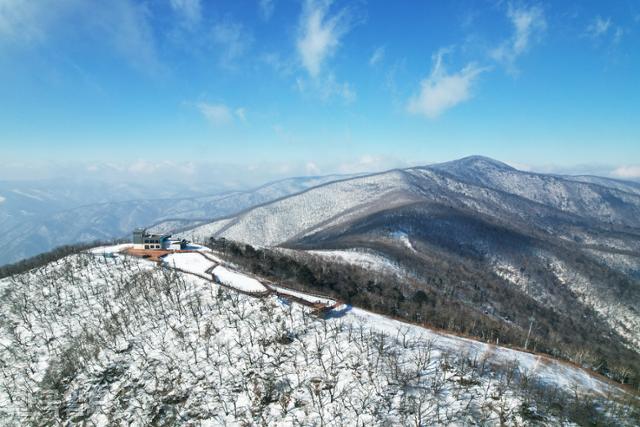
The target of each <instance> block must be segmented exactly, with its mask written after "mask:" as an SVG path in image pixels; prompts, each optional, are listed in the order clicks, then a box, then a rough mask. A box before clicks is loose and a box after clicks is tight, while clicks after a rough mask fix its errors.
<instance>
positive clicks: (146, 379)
mask: <svg viewBox="0 0 640 427" xmlns="http://www.w3.org/2000/svg"><path fill="white" fill-rule="evenodd" d="M103 253H104V251H103ZM176 255H180V256H179V257H176V259H175V260H176V263H181V265H186V266H193V268H194V269H195V268H202V267H203V266H204V265H202V264H200V263H199V261H198V262H196V261H195V258H192V257H185V256H184V255H190V254H176ZM193 255H196V254H193ZM198 256H200V255H198ZM202 258H203V257H202ZM203 259H204V258H203ZM220 271H223V273H222V274H223V275H228V276H226V277H228V278H229V281H230V283H234V284H236V285H237V284H238V283H244V284H246V283H249V280H247V279H251V278H249V277H248V276H244V275H242V274H240V273H234V272H232V271H230V270H228V269H225V270H218V272H220ZM251 283H253V285H251V286H257V285H259V284H260V283H259V282H258V281H257V280H255V279H251ZM242 286H245V285H242ZM260 286H262V285H260ZM302 294H303V293H302ZM0 361H1V363H0V373H1V374H2V375H0V425H23V424H56V425H57V424H87V425H174V424H186V425H205V426H214V425H281V426H285V425H309V426H321V425H353V426H362V425H366V426H370V425H470V424H471V425H493V424H508V425H516V424H517V425H523V424H530V423H536V424H546V425H559V424H563V423H564V424H572V423H573V424H576V423H580V422H581V421H580V420H581V419H580V418H576V417H578V416H579V413H578V411H577V410H574V408H583V405H585V404H586V403H587V402H590V401H591V400H590V399H592V398H595V399H597V398H599V397H602V396H604V398H603V399H602V400H600V401H598V402H599V403H597V404H596V406H595V408H596V409H595V414H596V415H593V414H592V415H591V416H601V417H604V418H601V419H600V418H599V420H601V421H602V423H605V424H622V425H633V424H634V417H635V416H637V412H636V413H633V412H631V411H632V409H631V407H630V406H625V405H624V404H623V403H622V401H621V400H620V399H622V398H629V397H628V395H626V394H625V393H624V392H623V391H622V390H621V389H619V388H617V387H616V386H614V385H610V384H609V383H607V382H605V381H602V380H600V379H598V378H596V377H592V376H590V375H589V374H588V373H587V372H585V371H583V370H581V369H579V368H576V367H574V366H572V365H568V364H564V363H561V362H557V361H553V360H549V359H546V358H541V357H539V356H536V355H532V354H528V353H523V352H519V351H514V350H509V349H504V348H500V347H495V346H491V345H488V344H484V343H480V342H476V341H473V340H469V339H464V338H459V337H455V336H452V335H447V334H439V333H437V332H434V331H430V330H427V329H424V328H420V327H418V326H413V325H409V324H405V323H402V322H399V321H395V320H392V319H388V318H386V317H383V316H379V315H376V314H373V313H370V312H366V311H364V310H359V309H355V308H351V307H349V306H343V307H339V308H338V309H336V310H334V311H333V312H332V313H330V315H329V316H328V317H327V318H326V319H322V318H318V317H316V316H313V315H311V314H310V309H309V308H308V307H305V306H302V305H298V304H295V303H292V302H290V301H285V300H283V299H281V298H277V297H275V296H269V297H265V298H256V297H251V296H247V295H243V294H240V293H238V292H235V291H233V290H229V289H226V288H224V287H220V286H217V285H215V284H213V283H212V282H211V281H207V280H204V279H201V278H198V277H195V276H193V275H190V274H185V273H181V272H178V271H176V270H172V269H169V268H166V267H162V266H157V265H156V264H154V263H152V262H148V261H144V260H142V259H138V258H132V257H129V256H124V255H122V254H117V253H114V255H113V256H112V257H107V256H104V257H102V256H95V254H93V253H83V254H79V255H72V256H68V257H66V258H63V259H61V260H59V261H56V262H53V263H51V264H49V265H46V266H44V267H41V268H37V269H34V270H32V271H30V272H28V273H24V274H20V275H16V276H12V277H9V278H4V279H1V280H0ZM577 402H579V403H577ZM554 408H555V409H554ZM598 414H600V415H598ZM607 417H609V418H607ZM610 417H615V418H610Z"/></svg>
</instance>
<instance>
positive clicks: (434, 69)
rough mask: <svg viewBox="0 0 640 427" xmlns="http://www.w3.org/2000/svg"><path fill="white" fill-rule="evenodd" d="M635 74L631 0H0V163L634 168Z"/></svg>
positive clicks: (639, 168)
mask: <svg viewBox="0 0 640 427" xmlns="http://www.w3.org/2000/svg"><path fill="white" fill-rule="evenodd" d="M638 76H640V1H637V0H620V1H607V2H604V1H593V2H589V1H576V2H570V1H562V2H524V1H522V2H518V1H512V2H509V1H447V2H442V1H410V2H409V1H407V2H389V1H382V0H380V1H373V0H370V1H364V0H362V1H350V2H342V1H337V0H336V1H333V2H331V1H321V0H318V1H293V0H291V1H288V0H256V1H250V0H239V1H205V0H154V1H133V0H111V1H109V2H101V1H90V0H86V1H85V0H40V1H32V0H0V149H1V152H2V158H3V164H4V166H5V167H4V168H3V169H4V171H3V173H2V174H0V178H2V179H7V178H12V177H19V178H23V177H30V176H32V175H33V176H37V175H38V174H39V173H42V171H44V170H46V171H56V170H60V169H69V167H68V166H65V165H71V164H73V165H74V166H73V169H74V170H76V171H80V172H82V173H87V174H100V173H106V172H105V171H114V170H115V171H120V172H121V173H122V174H129V175H131V174H133V175H135V174H142V175H144V174H145V173H155V172H157V170H158V168H167V167H172V168H173V170H174V171H179V173H182V174H184V175H185V176H189V175H192V176H195V177H203V176H204V175H206V171H207V170H209V169H210V168H212V167H213V165H219V164H224V165H226V167H227V168H228V167H229V165H236V167H232V168H230V170H233V171H236V172H237V173H238V174H240V175H246V176H252V177H255V179H262V178H265V179H266V178H270V177H277V176H285V175H295V174H297V175H301V174H322V173H331V172H342V173H347V172H354V171H356V172H357V171H364V170H380V169H385V168H391V167H396V166H405V165H413V164H426V163H432V162H438V161H445V160H451V159H454V158H458V157H462V156H466V155H471V154H482V155H486V156H490V157H494V158H496V159H499V160H503V161H506V162H509V163H511V164H514V165H517V166H520V167H523V168H534V169H537V170H549V171H556V170H558V171H568V172H591V173H599V174H605V175H611V176H617V177H621V178H632V179H635V178H640V83H639V77H638ZM176 173H178V172H176ZM203 174H204V175H203ZM127 176H128V175H127Z"/></svg>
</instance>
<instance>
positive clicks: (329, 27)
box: [296, 0, 350, 77]
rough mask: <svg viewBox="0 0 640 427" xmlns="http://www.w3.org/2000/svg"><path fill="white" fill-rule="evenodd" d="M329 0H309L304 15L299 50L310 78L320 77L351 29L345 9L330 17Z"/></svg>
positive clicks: (299, 35)
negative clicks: (323, 67)
mask: <svg viewBox="0 0 640 427" xmlns="http://www.w3.org/2000/svg"><path fill="white" fill-rule="evenodd" d="M329 5H330V2H329V1H312V0H307V2H306V3H305V6H304V8H303V11H302V15H301V16H300V22H299V28H298V38H297V43H296V46H297V49H298V54H299V55H300V59H301V61H302V65H303V66H304V68H305V69H306V70H307V72H308V73H309V75H311V76H312V77H316V76H318V75H319V74H320V71H321V70H322V66H323V63H324V62H325V61H326V60H327V58H329V57H331V56H333V55H334V54H335V52H336V50H337V48H338V46H339V45H340V39H341V38H342V36H344V35H345V34H346V33H347V32H348V31H349V29H350V28H349V27H350V22H349V19H348V15H347V13H346V10H345V9H342V10H340V11H338V12H337V13H335V14H333V15H328V12H329Z"/></svg>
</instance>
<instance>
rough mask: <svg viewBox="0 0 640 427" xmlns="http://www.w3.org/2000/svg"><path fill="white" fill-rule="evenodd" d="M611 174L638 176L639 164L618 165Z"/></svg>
mask: <svg viewBox="0 0 640 427" xmlns="http://www.w3.org/2000/svg"><path fill="white" fill-rule="evenodd" d="M612 175H613V176H617V177H618V178H626V179H637V178H640V165H627V166H620V167H618V168H616V169H615V170H614V171H613V172H612Z"/></svg>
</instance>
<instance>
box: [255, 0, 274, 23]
mask: <svg viewBox="0 0 640 427" xmlns="http://www.w3.org/2000/svg"><path fill="white" fill-rule="evenodd" d="M258 6H259V7H260V16H261V17H262V19H264V20H265V21H268V20H270V19H271V17H272V16H273V10H274V9H275V0H259V2H258Z"/></svg>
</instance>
